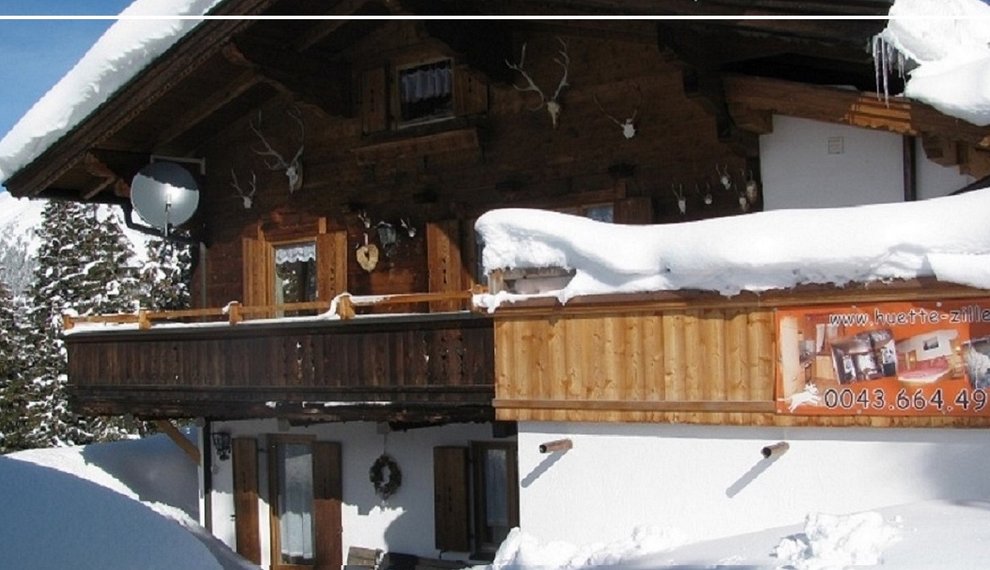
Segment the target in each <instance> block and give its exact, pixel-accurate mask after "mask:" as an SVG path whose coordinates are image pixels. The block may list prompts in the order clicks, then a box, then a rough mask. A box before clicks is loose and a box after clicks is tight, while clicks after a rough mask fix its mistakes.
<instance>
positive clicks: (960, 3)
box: [875, 0, 990, 126]
mask: <svg viewBox="0 0 990 570" xmlns="http://www.w3.org/2000/svg"><path fill="white" fill-rule="evenodd" d="M890 18H891V19H890V20H889V22H888V24H887V27H886V28H885V29H884V30H883V32H881V33H880V35H879V37H878V39H879V40H881V41H882V43H884V44H886V45H888V46H890V47H891V48H893V49H894V50H896V52H897V54H899V56H900V58H899V59H902V60H903V61H902V62H901V66H903V67H906V68H907V69H908V71H907V73H908V79H907V84H906V86H905V88H904V95H905V96H907V97H909V98H911V99H916V100H918V101H922V102H924V103H927V104H929V105H931V106H932V107H935V108H936V109H938V110H939V111H941V112H942V113H945V114H946V115H949V116H952V117H956V118H959V119H963V120H965V121H968V122H970V123H973V124H974V125H979V126H987V125H990V5H988V4H986V3H985V2H983V1H981V0H896V1H895V2H894V5H893V6H892V7H891V9H890ZM875 53H878V54H879V51H878V50H875Z"/></svg>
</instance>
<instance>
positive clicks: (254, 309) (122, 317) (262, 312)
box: [62, 287, 484, 331]
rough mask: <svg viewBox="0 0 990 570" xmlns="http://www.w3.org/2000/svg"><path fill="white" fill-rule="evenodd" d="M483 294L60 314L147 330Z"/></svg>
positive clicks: (66, 320) (339, 314)
mask: <svg viewBox="0 0 990 570" xmlns="http://www.w3.org/2000/svg"><path fill="white" fill-rule="evenodd" d="M482 293H484V288H483V287H476V288H474V289H470V290H466V291H443V292H433V293H397V294H393V295H351V294H350V293H341V294H339V295H337V296H336V297H334V298H333V299H332V300H331V301H308V302H304V303H285V304H281V305H242V304H241V303H240V302H239V301H232V302H230V303H228V304H227V305H226V306H225V307H210V308H205V309H181V310H171V311H150V310H146V309H141V310H139V311H137V312H136V313H118V314H112V315H81V316H80V315H71V314H64V315H62V329H63V330H64V331H70V330H72V329H74V328H76V327H77V326H78V325H81V324H103V325H133V324H136V325H137V327H138V328H139V329H149V328H151V327H152V326H153V325H154V324H155V323H159V322H185V323H189V322H190V321H193V322H206V323H214V324H216V323H222V322H224V321H226V322H227V323H228V324H231V325H236V324H238V323H240V322H243V321H248V320H261V319H268V320H271V319H279V318H284V317H278V316H277V315H286V314H289V313H298V312H302V311H314V312H315V314H314V315H312V316H311V317H310V318H315V319H341V320H348V319H352V318H354V317H356V316H357V312H356V308H358V307H389V306H393V307H394V306H396V305H410V304H415V303H445V304H451V303H458V304H461V305H463V306H465V307H467V308H470V307H472V305H471V303H470V301H471V299H472V298H473V297H474V295H478V294H482Z"/></svg>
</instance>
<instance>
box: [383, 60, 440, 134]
mask: <svg viewBox="0 0 990 570" xmlns="http://www.w3.org/2000/svg"><path fill="white" fill-rule="evenodd" d="M397 83H398V89H399V112H400V121H401V122H402V123H406V124H409V123H420V122H426V121H430V120H434V119H439V118H445V117H450V116H452V115H453V111H454V106H453V102H454V97H453V92H454V70H453V66H452V65H451V60H449V59H443V60H440V61H433V62H430V63H426V64H422V65H416V66H412V67H406V68H402V69H399V70H398V77H397Z"/></svg>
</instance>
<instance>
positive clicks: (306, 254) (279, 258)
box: [275, 242, 316, 265]
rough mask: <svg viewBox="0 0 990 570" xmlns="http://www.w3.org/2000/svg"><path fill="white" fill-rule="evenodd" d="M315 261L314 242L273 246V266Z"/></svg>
mask: <svg viewBox="0 0 990 570" xmlns="http://www.w3.org/2000/svg"><path fill="white" fill-rule="evenodd" d="M315 260H316V242H306V243H300V244H295V245H279V246H275V265H283V264H285V263H293V262H296V261H315Z"/></svg>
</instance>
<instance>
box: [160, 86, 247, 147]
mask: <svg viewBox="0 0 990 570" xmlns="http://www.w3.org/2000/svg"><path fill="white" fill-rule="evenodd" d="M260 81H261V77H260V76H259V75H258V74H257V73H255V72H254V71H252V70H249V71H244V72H243V73H241V74H240V75H238V76H237V77H236V78H235V79H234V81H232V82H231V83H230V84H229V85H228V86H227V88H226V89H222V90H219V91H215V92H213V93H211V94H210V95H209V96H208V97H206V98H204V99H202V100H200V101H199V103H197V104H196V105H194V106H193V107H192V108H190V109H187V110H186V111H185V112H184V113H183V114H182V116H180V117H178V118H177V119H176V120H175V121H173V122H172V126H171V127H170V128H168V129H166V130H165V131H163V132H162V133H161V134H160V135H159V137H158V141H157V143H156V146H158V147H164V146H167V145H168V144H169V143H171V142H172V141H174V140H175V139H177V138H179V137H181V136H182V135H183V134H185V133H186V132H187V131H188V130H189V129H191V128H193V127H195V126H196V125H198V124H199V123H200V122H202V121H204V120H206V119H208V118H209V117H210V116H211V115H212V114H213V113H215V112H216V111H217V110H218V109H221V108H223V107H224V106H226V105H227V104H229V103H230V102H231V101H234V100H235V99H237V98H238V97H240V96H241V95H243V94H244V93H245V92H246V91H247V90H249V89H251V88H252V87H254V86H255V85H257V84H258V83H259V82H260Z"/></svg>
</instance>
